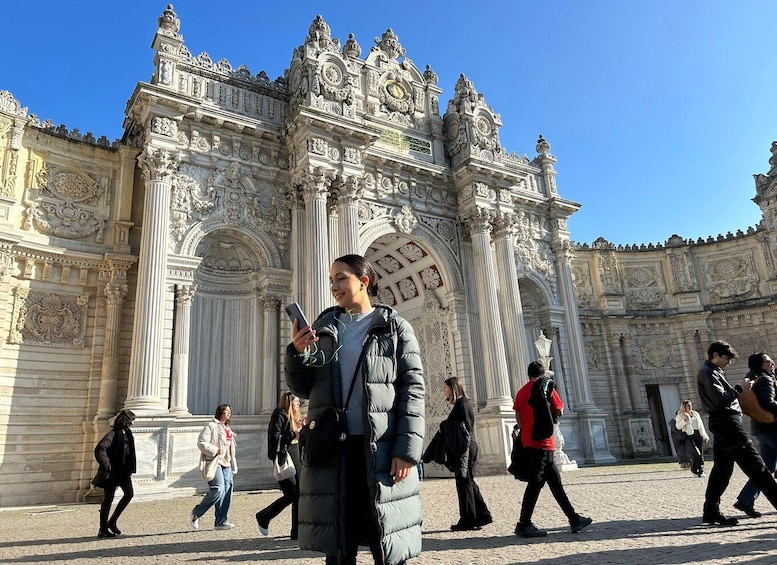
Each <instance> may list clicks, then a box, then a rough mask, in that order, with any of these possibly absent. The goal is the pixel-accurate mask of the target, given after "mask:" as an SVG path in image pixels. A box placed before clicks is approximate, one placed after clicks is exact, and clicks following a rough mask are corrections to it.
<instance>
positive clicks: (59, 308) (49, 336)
mask: <svg viewBox="0 0 777 565" xmlns="http://www.w3.org/2000/svg"><path fill="white" fill-rule="evenodd" d="M14 297H15V300H14V315H13V325H12V328H11V333H10V335H9V337H8V343H12V344H22V343H24V344H39V345H53V346H59V347H84V342H85V338H86V316H87V303H88V301H89V295H86V294H81V295H71V294H57V293H53V292H44V291H39V290H31V289H28V288H24V287H16V288H15V289H14Z"/></svg>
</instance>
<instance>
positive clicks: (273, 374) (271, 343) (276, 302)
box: [257, 296, 312, 412]
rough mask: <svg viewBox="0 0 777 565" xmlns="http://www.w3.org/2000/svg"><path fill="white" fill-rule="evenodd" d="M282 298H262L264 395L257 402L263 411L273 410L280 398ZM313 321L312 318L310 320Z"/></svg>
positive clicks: (262, 392)
mask: <svg viewBox="0 0 777 565" xmlns="http://www.w3.org/2000/svg"><path fill="white" fill-rule="evenodd" d="M280 307H281V301H280V299H278V298H276V297H275V296H266V297H264V298H263V299H262V312H263V314H262V315H263V322H264V323H263V325H264V336H263V337H264V340H263V342H262V386H261V389H260V390H261V394H262V397H261V398H260V399H259V402H257V405H258V406H259V407H260V410H261V411H262V412H271V411H272V410H273V408H275V407H276V406H277V405H278V400H279V399H280V393H281V391H280V390H279V384H280V383H279V381H280V357H279V349H278V343H279V341H278V340H279V339H280V338H279V335H278V331H279V330H278V326H279V321H280V320H279V315H280V314H279V312H280ZM309 321H311V322H312V320H309Z"/></svg>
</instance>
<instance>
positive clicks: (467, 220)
mask: <svg viewBox="0 0 777 565" xmlns="http://www.w3.org/2000/svg"><path fill="white" fill-rule="evenodd" d="M493 218H494V214H493V212H491V211H490V210H488V209H486V208H482V207H480V206H477V207H475V208H472V209H471V210H468V211H467V213H466V214H464V215H462V216H461V221H462V222H463V223H464V225H465V226H466V228H467V229H468V230H469V233H470V235H474V234H477V233H485V234H486V235H488V234H490V233H491V230H492V229H493V224H492V220H493Z"/></svg>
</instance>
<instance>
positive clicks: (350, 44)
mask: <svg viewBox="0 0 777 565" xmlns="http://www.w3.org/2000/svg"><path fill="white" fill-rule="evenodd" d="M361 54H362V48H361V47H360V46H359V44H358V43H356V38H355V37H354V36H353V34H352V33H349V34H348V40H347V41H346V42H345V45H343V55H345V56H347V57H351V58H352V59H357V58H358V57H359V55H361Z"/></svg>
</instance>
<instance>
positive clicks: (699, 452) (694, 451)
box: [685, 430, 704, 475]
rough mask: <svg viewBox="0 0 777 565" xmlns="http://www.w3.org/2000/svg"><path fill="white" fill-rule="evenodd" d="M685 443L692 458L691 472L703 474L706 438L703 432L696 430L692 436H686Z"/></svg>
mask: <svg viewBox="0 0 777 565" xmlns="http://www.w3.org/2000/svg"><path fill="white" fill-rule="evenodd" d="M685 444H686V446H687V448H688V455H689V456H690V458H691V472H692V473H695V474H697V475H701V474H702V472H703V471H704V440H703V439H702V438H701V432H699V430H695V431H694V432H693V435H692V436H687V437H686V440H685Z"/></svg>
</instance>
